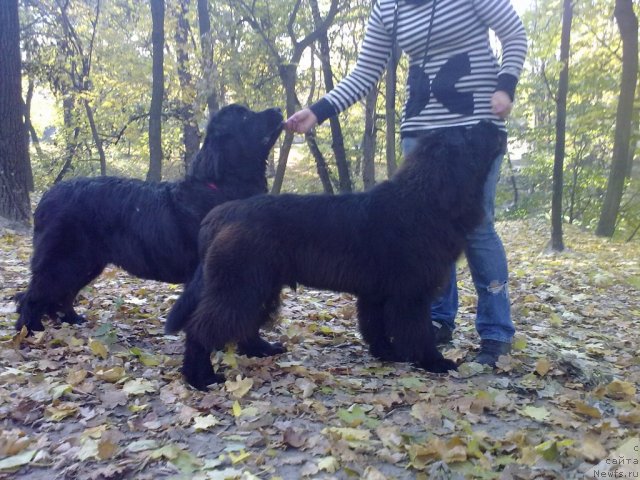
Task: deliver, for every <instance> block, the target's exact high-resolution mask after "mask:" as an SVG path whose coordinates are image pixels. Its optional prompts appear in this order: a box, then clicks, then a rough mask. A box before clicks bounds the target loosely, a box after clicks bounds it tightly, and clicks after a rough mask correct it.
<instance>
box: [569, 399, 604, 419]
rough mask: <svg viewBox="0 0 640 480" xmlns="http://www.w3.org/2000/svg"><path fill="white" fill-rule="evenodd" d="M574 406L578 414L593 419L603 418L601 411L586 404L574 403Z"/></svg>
mask: <svg viewBox="0 0 640 480" xmlns="http://www.w3.org/2000/svg"><path fill="white" fill-rule="evenodd" d="M573 406H574V407H575V409H576V412H578V413H581V414H582V415H586V416H588V417H591V418H602V413H600V410H598V409H597V408H596V407H592V406H591V405H588V404H586V403H584V402H580V401H575V402H573Z"/></svg>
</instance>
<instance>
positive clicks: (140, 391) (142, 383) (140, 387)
mask: <svg viewBox="0 0 640 480" xmlns="http://www.w3.org/2000/svg"><path fill="white" fill-rule="evenodd" d="M122 391H123V392H124V393H126V394H127V395H144V394H145V393H153V392H155V391H156V387H155V385H154V384H153V383H151V382H150V381H149V380H145V379H144V378H137V379H135V380H129V381H128V382H127V383H125V384H124V385H123V386H122Z"/></svg>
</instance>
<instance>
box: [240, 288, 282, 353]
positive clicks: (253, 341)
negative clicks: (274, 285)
mask: <svg viewBox="0 0 640 480" xmlns="http://www.w3.org/2000/svg"><path fill="white" fill-rule="evenodd" d="M279 308H280V288H278V289H275V290H274V291H273V292H272V293H271V295H270V298H269V300H268V301H266V302H265V303H264V306H263V307H262V310H261V312H260V318H259V320H258V324H257V326H258V328H257V329H256V331H255V334H254V335H253V336H249V337H248V338H245V339H243V340H241V341H239V342H238V353H239V354H241V355H246V356H247V357H271V356H273V355H278V354H280V353H284V352H286V351H287V349H286V348H285V347H284V345H282V344H281V343H280V342H274V343H270V342H267V341H266V340H265V339H264V338H262V337H261V336H260V332H259V327H260V326H263V325H266V324H268V323H271V322H273V321H274V320H275V318H274V317H275V316H276V314H277V312H278V309H279Z"/></svg>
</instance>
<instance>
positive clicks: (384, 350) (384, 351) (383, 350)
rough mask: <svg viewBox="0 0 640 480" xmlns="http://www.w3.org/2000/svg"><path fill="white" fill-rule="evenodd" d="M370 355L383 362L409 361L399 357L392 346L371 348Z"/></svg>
mask: <svg viewBox="0 0 640 480" xmlns="http://www.w3.org/2000/svg"><path fill="white" fill-rule="evenodd" d="M369 353H371V355H373V356H374V357H376V358H377V359H378V360H380V361H381V362H406V361H407V359H406V358H404V357H402V356H401V355H398V354H397V353H396V352H395V351H394V350H393V348H392V347H391V345H388V346H387V345H377V346H375V347H374V346H370V347H369Z"/></svg>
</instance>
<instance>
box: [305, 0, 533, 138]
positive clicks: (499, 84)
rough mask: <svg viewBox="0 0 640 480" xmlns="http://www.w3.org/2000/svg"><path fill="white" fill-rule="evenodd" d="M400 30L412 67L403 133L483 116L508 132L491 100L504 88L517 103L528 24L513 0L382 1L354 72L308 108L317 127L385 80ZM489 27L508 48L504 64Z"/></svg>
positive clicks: (376, 6)
mask: <svg viewBox="0 0 640 480" xmlns="http://www.w3.org/2000/svg"><path fill="white" fill-rule="evenodd" d="M434 2H436V4H435V8H434V4H433V3H434ZM396 8H397V15H396ZM396 22H397V23H396ZM430 25H431V27H430ZM394 26H395V28H396V32H397V33H396V38H397V41H398V44H399V45H400V47H401V48H402V50H403V51H404V52H405V53H406V54H407V55H408V56H409V67H410V68H409V78H408V81H407V86H406V89H407V92H406V93H407V95H406V98H407V102H406V104H405V105H404V108H403V113H402V124H401V129H400V131H401V134H402V136H411V135H412V134H413V135H415V134H417V133H419V132H420V131H421V130H427V129H432V128H440V127H448V126H459V125H472V124H475V123H477V122H478V121H480V120H482V119H489V120H492V121H493V122H494V123H496V124H497V125H498V126H500V127H501V128H503V129H504V122H503V121H502V120H501V119H500V118H499V117H497V116H496V115H494V114H492V113H491V96H492V94H493V93H494V92H495V91H496V90H502V91H505V92H506V93H508V94H509V96H510V97H511V99H512V100H513V97H514V93H515V88H516V84H517V83H518V78H519V76H520V73H521V72H522V67H523V64H524V58H525V55H526V52H527V38H526V34H525V31H524V27H523V26H522V22H521V21H520V18H519V17H518V15H517V14H516V12H515V11H514V9H513V7H512V6H511V3H510V2H509V0H377V1H376V2H375V4H374V6H373V8H372V11H371V15H370V17H369V21H368V24H367V28H366V32H365V36H364V40H363V43H362V46H361V49H360V53H359V55H358V59H357V61H356V65H355V67H354V69H353V70H352V72H351V73H350V74H349V75H348V76H347V77H345V78H344V79H343V80H342V81H341V82H340V83H339V84H338V85H337V86H336V87H335V88H334V89H333V90H332V91H330V92H329V93H327V94H326V95H325V96H324V97H323V98H322V99H320V100H319V101H318V102H316V103H315V104H313V105H312V106H311V107H310V108H311V110H312V111H313V112H314V114H315V115H316V117H318V121H319V122H323V121H324V120H326V119H327V118H329V117H331V116H333V115H336V114H338V113H340V112H342V111H343V110H345V109H347V108H348V107H350V106H351V105H353V104H354V103H356V102H357V101H359V100H361V99H362V98H363V97H364V96H365V95H366V94H367V93H368V92H369V91H370V90H371V89H372V88H373V87H374V86H375V85H376V83H377V82H378V81H380V78H381V77H382V74H383V72H384V70H385V67H386V66H387V63H388V60H389V57H390V55H391V48H392V44H393V38H394V35H393V31H394ZM489 29H491V30H493V31H494V32H495V34H496V37H497V38H498V40H499V41H500V44H501V46H502V61H501V63H500V64H498V61H497V59H496V58H495V55H494V53H493V50H492V48H491V45H490V43H489ZM429 31H430V33H429ZM427 43H428V47H427ZM425 52H426V53H425ZM422 65H424V68H421V67H422Z"/></svg>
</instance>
